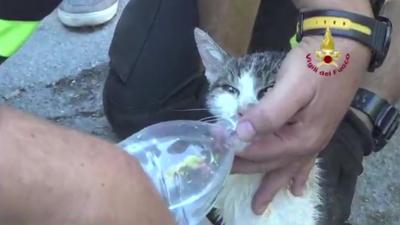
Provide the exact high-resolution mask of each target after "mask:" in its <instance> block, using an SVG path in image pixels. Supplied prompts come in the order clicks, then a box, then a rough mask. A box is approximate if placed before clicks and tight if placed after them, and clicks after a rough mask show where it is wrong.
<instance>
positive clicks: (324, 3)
mask: <svg viewBox="0 0 400 225" xmlns="http://www.w3.org/2000/svg"><path fill="white" fill-rule="evenodd" d="M292 1H293V3H294V4H295V5H296V7H297V8H298V9H302V8H303V9H338V10H346V11H350V12H355V13H359V14H363V15H366V16H371V17H372V15H373V14H372V9H371V5H370V3H369V1H368V0H351V1H349V0H292Z"/></svg>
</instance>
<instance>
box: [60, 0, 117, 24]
mask: <svg viewBox="0 0 400 225" xmlns="http://www.w3.org/2000/svg"><path fill="white" fill-rule="evenodd" d="M117 11H118V0H64V1H63V2H62V3H61V5H60V6H59V7H58V10H57V12H58V17H59V18H60V20H61V22H62V23H63V24H65V25H66V26H70V27H84V26H95V25H100V24H103V23H106V22H108V21H110V20H111V19H112V18H113V17H114V16H115V14H117Z"/></svg>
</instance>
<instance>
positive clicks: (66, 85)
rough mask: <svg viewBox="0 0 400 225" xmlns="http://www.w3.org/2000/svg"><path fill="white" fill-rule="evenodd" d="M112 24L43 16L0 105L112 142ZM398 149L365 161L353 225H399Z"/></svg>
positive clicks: (7, 75)
mask: <svg viewBox="0 0 400 225" xmlns="http://www.w3.org/2000/svg"><path fill="white" fill-rule="evenodd" d="M125 3H126V1H122V4H121V7H120V8H122V7H123V5H124V4H125ZM115 24H116V19H114V20H113V21H112V22H111V23H109V24H108V25H106V26H102V27H96V28H88V29H81V30H74V31H71V30H68V29H66V28H65V27H63V26H61V25H60V24H59V22H58V20H57V18H56V16H55V15H54V14H53V15H51V16H49V17H48V18H47V19H46V20H45V21H44V22H43V24H42V26H41V27H40V29H39V30H38V32H36V34H35V35H34V36H33V37H32V38H31V40H30V41H29V42H28V43H27V44H26V46H24V47H23V48H22V49H21V51H19V52H18V54H16V55H15V56H14V57H13V58H12V59H10V60H9V61H7V62H6V63H4V64H3V65H2V66H1V67H0V103H4V102H5V103H6V104H8V105H11V106H14V107H17V108H20V109H23V110H25V111H27V112H31V113H33V114H36V115H38V116H41V117H44V118H47V119H49V120H52V121H55V122H56V123H59V124H62V125H65V126H68V127H72V128H75V129H78V130H81V131H83V132H87V133H91V134H94V135H98V136H100V137H103V138H107V139H109V140H115V137H114V136H113V134H112V132H111V129H110V128H109V125H108V123H107V121H106V119H105V118H104V114H103V112H102V105H101V91H102V85H103V82H104V79H105V77H106V75H107V60H108V57H107V50H108V46H109V43H110V40H111V38H112V31H113V30H114V27H115ZM44 43H45V44H44ZM399 146H400V134H399V132H397V134H396V135H395V137H394V138H393V141H392V142H391V143H390V144H389V145H388V146H387V147H386V148H385V149H384V150H383V151H382V152H380V153H378V154H375V155H372V156H370V157H368V158H367V159H366V160H365V162H364V165H365V171H364V174H363V175H362V176H361V177H360V180H359V183H358V185H357V193H356V196H355V199H354V204H353V211H352V216H351V221H352V223H353V224H354V225H378V224H379V225H381V224H382V225H398V224H400V222H399V221H400V212H399V208H400V179H398V177H399V174H400V167H399V166H398V165H397V163H398V162H399V159H400V149H399V148H400V147H399Z"/></svg>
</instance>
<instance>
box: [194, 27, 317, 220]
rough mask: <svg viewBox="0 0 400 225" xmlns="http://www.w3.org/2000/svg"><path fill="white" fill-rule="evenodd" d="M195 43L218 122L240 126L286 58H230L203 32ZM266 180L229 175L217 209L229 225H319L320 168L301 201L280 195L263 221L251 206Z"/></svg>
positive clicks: (283, 192) (272, 55)
mask: <svg viewBox="0 0 400 225" xmlns="http://www.w3.org/2000/svg"><path fill="white" fill-rule="evenodd" d="M195 40H196V43H197V47H198V50H199V53H200V56H201V58H202V61H203V64H204V67H205V68H206V72H205V75H206V77H207V79H208V81H209V84H210V91H209V94H208V98H207V105H208V108H209V110H210V112H211V113H212V114H214V115H215V116H217V117H219V118H224V119H228V120H231V121H232V120H233V121H235V122H237V121H238V120H239V118H240V117H241V115H242V114H243V113H244V112H245V111H246V110H248V109H249V107H251V106H254V105H255V104H257V103H258V101H259V100H260V98H262V97H263V95H264V93H265V92H266V91H268V90H269V89H270V88H272V87H273V85H274V82H275V79H276V73H277V70H278V68H279V66H280V63H281V61H282V60H283V58H284V54H283V53H277V52H266V53H255V54H251V55H246V56H244V57H241V58H234V57H231V56H229V55H228V54H227V53H226V52H225V51H224V50H223V49H222V48H221V47H219V46H218V44H217V43H216V42H215V41H213V40H212V39H211V37H210V36H209V35H207V34H206V33H205V32H204V31H202V30H200V29H198V28H196V29H195ZM261 179H262V174H252V175H248V174H246V175H242V174H235V175H230V176H229V177H228V178H227V180H226V183H225V184H224V188H223V190H222V191H221V193H220V194H219V196H218V197H217V201H216V206H215V207H216V208H217V209H218V211H219V213H220V216H221V217H222V218H223V220H224V222H225V224H226V225H315V224H317V221H318V217H319V213H318V211H317V206H318V205H319V204H320V198H319V192H320V187H319V183H318V166H317V165H315V166H314V168H313V170H312V172H311V174H310V177H309V179H308V181H307V186H306V190H305V191H304V195H303V196H302V197H295V196H293V195H292V194H291V193H290V191H289V190H288V189H287V188H283V189H281V190H280V191H279V192H278V194H277V195H276V196H275V198H274V199H273V201H272V202H271V203H270V204H269V206H268V208H267V210H266V211H265V213H264V214H263V215H262V216H257V215H255V214H254V213H253V211H252V209H251V200H252V198H253V195H254V193H255V191H256V190H257V188H258V186H259V184H260V182H261Z"/></svg>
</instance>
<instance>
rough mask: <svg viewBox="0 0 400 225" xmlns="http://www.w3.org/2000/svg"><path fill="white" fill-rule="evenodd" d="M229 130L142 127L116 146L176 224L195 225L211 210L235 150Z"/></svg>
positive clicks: (224, 126) (198, 125)
mask: <svg viewBox="0 0 400 225" xmlns="http://www.w3.org/2000/svg"><path fill="white" fill-rule="evenodd" d="M233 131H234V129H233V126H232V125H230V124H229V123H218V124H210V123H204V122H199V121H186V120H185V121H169V122H163V123H159V124H155V125H152V126H149V127H147V128H144V129H143V130H141V131H139V132H138V133H136V134H134V135H132V136H131V137H129V138H127V139H125V140H124V141H122V142H121V143H120V144H119V146H120V147H122V149H124V150H125V151H126V152H128V153H129V154H130V155H132V156H134V157H135V158H136V159H138V160H139V162H140V163H141V165H142V167H143V169H144V171H145V172H146V173H147V175H148V176H149V177H150V179H151V181H152V182H153V184H154V186H155V187H156V188H157V190H158V191H159V193H160V194H161V196H162V198H163V199H164V201H165V202H166V203H167V204H168V207H169V210H170V212H171V213H172V215H173V216H174V217H175V219H176V221H177V223H178V224H180V225H197V224H199V223H200V221H201V220H203V219H204V217H205V216H206V215H207V213H208V212H209V211H210V209H211V208H212V206H213V203H214V200H215V198H216V196H217V194H218V192H219V191H220V190H221V189H222V187H223V183H224V180H225V178H226V177H227V176H228V175H229V173H230V171H231V169H232V165H233V159H234V154H235V152H234V151H233V150H232V149H231V148H230V145H229V143H230V139H231V138H232V136H233V135H232V134H233Z"/></svg>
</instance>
